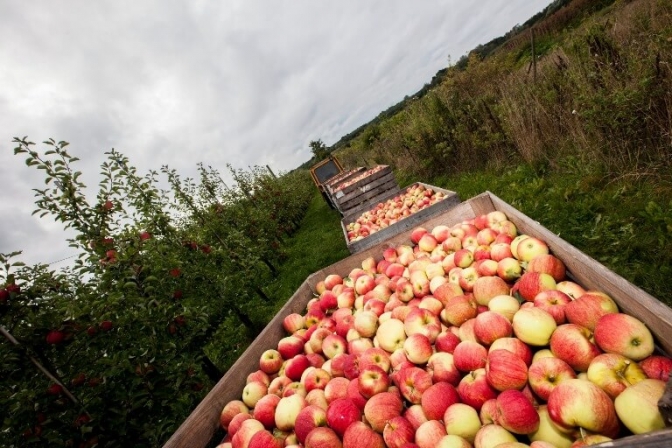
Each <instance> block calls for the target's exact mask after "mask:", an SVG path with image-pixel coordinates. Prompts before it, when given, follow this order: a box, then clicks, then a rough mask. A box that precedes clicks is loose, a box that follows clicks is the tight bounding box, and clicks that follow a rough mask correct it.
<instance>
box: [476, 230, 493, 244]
mask: <svg viewBox="0 0 672 448" xmlns="http://www.w3.org/2000/svg"><path fill="white" fill-rule="evenodd" d="M495 238H497V232H495V231H494V230H492V229H491V228H489V227H486V228H485V229H481V230H479V231H478V233H477V234H476V242H477V243H478V245H485V246H489V245H490V244H492V242H493V241H495Z"/></svg>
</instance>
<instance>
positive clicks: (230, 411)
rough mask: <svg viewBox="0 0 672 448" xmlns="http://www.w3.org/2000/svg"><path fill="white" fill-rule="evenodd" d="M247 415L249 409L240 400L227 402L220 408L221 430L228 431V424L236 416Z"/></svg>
mask: <svg viewBox="0 0 672 448" xmlns="http://www.w3.org/2000/svg"><path fill="white" fill-rule="evenodd" d="M249 413H250V409H249V408H248V407H247V405H246V404H245V403H243V402H242V401H241V400H231V401H229V402H227V403H226V404H225V405H224V407H223V408H222V412H221V413H220V414H219V424H220V426H221V427H222V429H224V431H228V429H229V423H231V420H232V419H233V417H235V416H236V415H238V414H249Z"/></svg>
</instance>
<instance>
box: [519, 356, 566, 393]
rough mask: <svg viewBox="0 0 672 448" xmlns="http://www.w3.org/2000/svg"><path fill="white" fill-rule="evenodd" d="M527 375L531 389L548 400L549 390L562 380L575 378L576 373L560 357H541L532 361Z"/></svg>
mask: <svg viewBox="0 0 672 448" xmlns="http://www.w3.org/2000/svg"><path fill="white" fill-rule="evenodd" d="M527 376H528V382H529V384H530V387H531V388H532V391H533V392H534V393H535V394H537V396H538V397H539V398H541V399H542V400H544V401H548V397H549V396H550V395H551V391H553V389H554V388H555V387H556V386H557V385H558V384H560V383H562V382H563V381H566V380H569V379H573V378H576V373H575V372H574V369H572V368H571V367H570V365H569V364H567V363H566V362H565V361H563V360H562V359H560V358H541V359H537V360H536V361H534V362H533V363H532V365H531V366H530V368H529V369H528V371H527Z"/></svg>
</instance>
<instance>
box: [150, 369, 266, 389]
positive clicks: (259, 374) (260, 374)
mask: <svg viewBox="0 0 672 448" xmlns="http://www.w3.org/2000/svg"><path fill="white" fill-rule="evenodd" d="M148 368H149V366H148ZM252 381H259V382H261V383H264V384H265V385H266V386H267V387H268V386H269V385H270V384H271V379H270V377H269V376H268V374H267V373H266V372H264V371H263V370H255V371H254V372H252V373H250V374H249V375H247V378H246V380H245V384H247V383H251V382H252Z"/></svg>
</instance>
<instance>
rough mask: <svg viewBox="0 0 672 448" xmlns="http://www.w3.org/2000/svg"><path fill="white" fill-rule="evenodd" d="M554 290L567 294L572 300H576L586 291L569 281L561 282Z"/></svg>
mask: <svg viewBox="0 0 672 448" xmlns="http://www.w3.org/2000/svg"><path fill="white" fill-rule="evenodd" d="M555 289H557V290H558V291H562V292H564V293H565V294H567V295H568V296H569V297H570V298H571V299H572V300H576V299H578V298H579V297H581V296H582V295H584V294H585V293H586V290H585V289H583V287H582V286H581V285H579V284H577V283H574V282H572V281H569V280H563V281H561V282H559V283H558V284H557V285H555Z"/></svg>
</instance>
